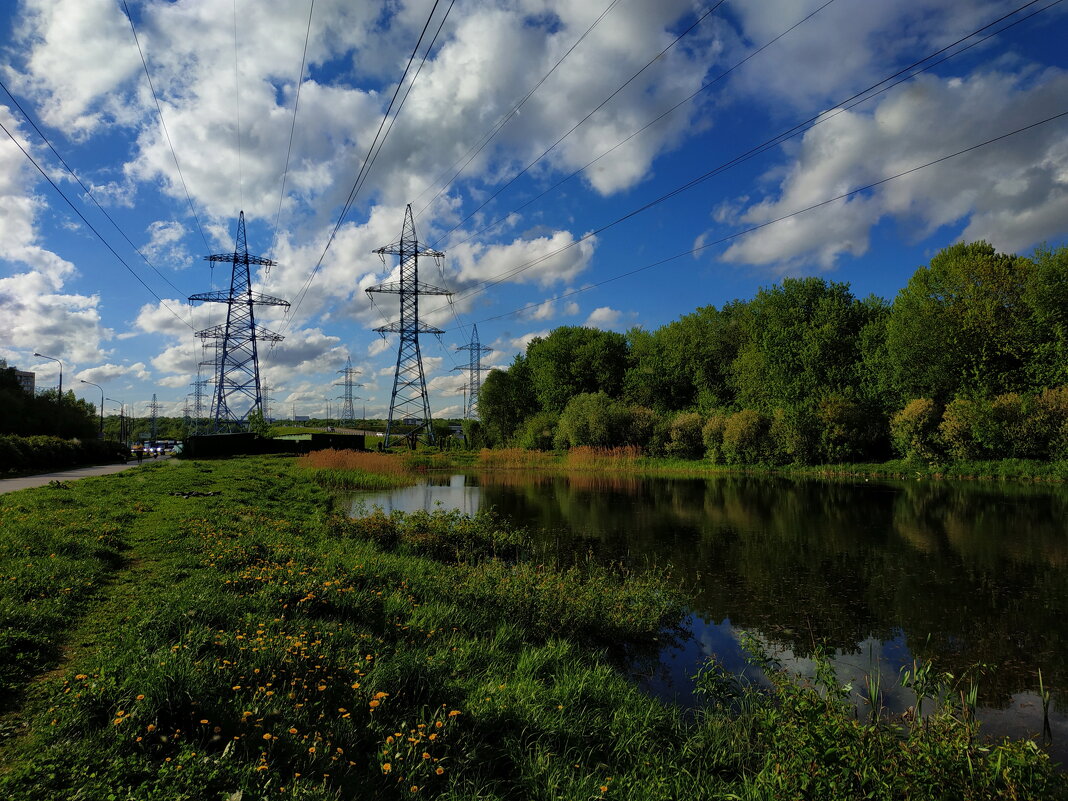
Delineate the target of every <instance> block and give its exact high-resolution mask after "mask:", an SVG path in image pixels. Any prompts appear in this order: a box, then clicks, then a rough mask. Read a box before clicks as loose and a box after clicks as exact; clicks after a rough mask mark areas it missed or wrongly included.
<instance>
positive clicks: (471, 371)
mask: <svg viewBox="0 0 1068 801" xmlns="http://www.w3.org/2000/svg"><path fill="white" fill-rule="evenodd" d="M456 350H466V351H469V352H470V356H471V359H470V363H469V364H468V366H467V367H453V368H452V369H453V370H467V385H466V386H465V387H464V388H465V389H466V390H467V399H466V401H465V404H464V417H465V418H466V419H468V420H477V419H478V392H479V390H480V389H482V374H483V373H484V372H486V369H487V368H485V367H483V366H482V354H483V353H493V348H491V347H489V346H488V345H483V344H482V343H481V342H479V341H478V326H477V325H473V326H471V342H470V343H468V344H467V345H457V347H456Z"/></svg>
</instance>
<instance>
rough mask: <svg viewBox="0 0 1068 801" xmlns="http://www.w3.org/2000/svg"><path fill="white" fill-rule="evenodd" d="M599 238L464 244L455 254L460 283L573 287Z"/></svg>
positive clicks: (565, 234) (558, 235)
mask: <svg viewBox="0 0 1068 801" xmlns="http://www.w3.org/2000/svg"><path fill="white" fill-rule="evenodd" d="M596 243H597V238H596V237H590V238H589V239H585V240H582V241H578V240H576V239H575V238H574V237H573V236H572V235H571V233H570V232H569V231H556V232H555V233H553V235H552V236H541V237H536V238H533V239H522V238H520V239H515V240H513V241H512V242H511V243H509V244H507V245H484V244H481V243H471V242H468V243H464V244H461V245H457V246H455V247H454V248H453V249H452V251H451V257H452V262H453V263H454V264H455V265H457V267H456V268H455V269H456V270H457V272H458V276H459V280H460V281H461V283H463V284H475V283H477V282H480V281H487V280H498V279H500V280H508V281H513V282H516V283H538V284H540V285H541V286H550V285H551V284H554V283H569V282H571V281H572V280H573V279H574V278H575V277H576V276H578V275H579V274H580V273H582V272H583V271H584V270H585V269H586V268H587V267H588V266H589V264H590V259H591V258H592V257H593V251H594V249H595V247H596Z"/></svg>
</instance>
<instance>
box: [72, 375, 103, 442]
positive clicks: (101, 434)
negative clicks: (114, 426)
mask: <svg viewBox="0 0 1068 801" xmlns="http://www.w3.org/2000/svg"><path fill="white" fill-rule="evenodd" d="M78 380H79V381H81V382H82V383H83V384H88V385H89V386H91V387H96V388H97V389H99V390H100V439H103V438H104V388H103V387H102V386H100V385H99V384H94V383H93V382H92V381H86V380H85V379H84V378H80V379H78Z"/></svg>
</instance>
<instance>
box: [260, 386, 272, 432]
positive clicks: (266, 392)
mask: <svg viewBox="0 0 1068 801" xmlns="http://www.w3.org/2000/svg"><path fill="white" fill-rule="evenodd" d="M262 408H263V422H265V423H269V422H271V388H270V387H268V386H267V379H266V378H265V379H263V403H262Z"/></svg>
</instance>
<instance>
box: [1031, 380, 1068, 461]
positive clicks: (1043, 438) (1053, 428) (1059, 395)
mask: <svg viewBox="0 0 1068 801" xmlns="http://www.w3.org/2000/svg"><path fill="white" fill-rule="evenodd" d="M1031 428H1032V430H1033V434H1032V436H1034V437H1035V438H1036V439H1038V440H1039V441H1040V442H1044V443H1046V448H1047V454H1046V455H1047V456H1048V457H1049V458H1050V459H1068V386H1064V387H1055V388H1053V389H1047V390H1044V391H1043V392H1040V393H1039V394H1038V395H1037V396H1036V397H1035V403H1034V408H1033V410H1032V417H1031Z"/></svg>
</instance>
